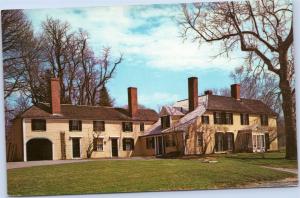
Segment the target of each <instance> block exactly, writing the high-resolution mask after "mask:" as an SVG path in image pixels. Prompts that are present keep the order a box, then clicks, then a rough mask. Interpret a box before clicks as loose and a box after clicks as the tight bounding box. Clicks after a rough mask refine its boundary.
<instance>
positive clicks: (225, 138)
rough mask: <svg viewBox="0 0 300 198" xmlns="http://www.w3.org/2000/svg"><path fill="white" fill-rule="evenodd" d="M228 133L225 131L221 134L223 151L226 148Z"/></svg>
mask: <svg viewBox="0 0 300 198" xmlns="http://www.w3.org/2000/svg"><path fill="white" fill-rule="evenodd" d="M228 135H229V134H228V133H225V134H224V135H223V145H224V146H223V150H224V151H227V150H228Z"/></svg>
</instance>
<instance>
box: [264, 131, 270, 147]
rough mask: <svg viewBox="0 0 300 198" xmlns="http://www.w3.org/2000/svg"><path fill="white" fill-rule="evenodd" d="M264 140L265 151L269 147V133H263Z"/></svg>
mask: <svg viewBox="0 0 300 198" xmlns="http://www.w3.org/2000/svg"><path fill="white" fill-rule="evenodd" d="M265 141H266V151H267V150H269V149H270V136H269V133H266V134H265Z"/></svg>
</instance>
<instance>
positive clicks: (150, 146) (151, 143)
mask: <svg viewBox="0 0 300 198" xmlns="http://www.w3.org/2000/svg"><path fill="white" fill-rule="evenodd" d="M146 148H147V149H154V137H148V138H147V139H146Z"/></svg>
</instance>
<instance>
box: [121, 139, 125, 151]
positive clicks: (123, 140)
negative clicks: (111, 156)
mask: <svg viewBox="0 0 300 198" xmlns="http://www.w3.org/2000/svg"><path fill="white" fill-rule="evenodd" d="M125 140H126V138H123V141H122V143H123V151H125V150H126V144H125Z"/></svg>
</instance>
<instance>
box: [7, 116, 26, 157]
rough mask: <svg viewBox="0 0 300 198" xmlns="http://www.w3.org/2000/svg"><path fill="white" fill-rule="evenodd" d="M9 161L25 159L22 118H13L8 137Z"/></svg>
mask: <svg viewBox="0 0 300 198" xmlns="http://www.w3.org/2000/svg"><path fill="white" fill-rule="evenodd" d="M6 152H7V161H23V133H22V119H21V118H16V119H15V120H13V123H12V126H11V128H10V130H9V131H8V133H7V139H6Z"/></svg>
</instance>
